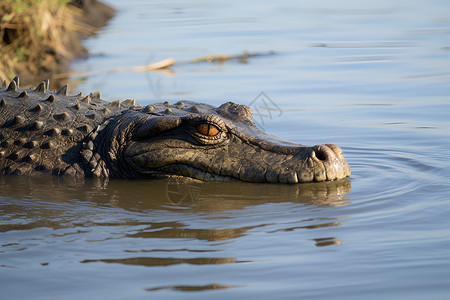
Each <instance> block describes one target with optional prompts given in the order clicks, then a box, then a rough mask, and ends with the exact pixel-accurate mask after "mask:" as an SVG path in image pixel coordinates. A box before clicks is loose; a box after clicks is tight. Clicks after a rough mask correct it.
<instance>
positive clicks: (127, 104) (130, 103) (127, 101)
mask: <svg viewBox="0 0 450 300" xmlns="http://www.w3.org/2000/svg"><path fill="white" fill-rule="evenodd" d="M134 104H135V101H134V99H127V100H125V101H123V102H122V105H123V106H133V105H134Z"/></svg>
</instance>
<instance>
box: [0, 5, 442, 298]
mask: <svg viewBox="0 0 450 300" xmlns="http://www.w3.org/2000/svg"><path fill="white" fill-rule="evenodd" d="M110 3H111V4H112V5H114V6H115V7H116V8H117V9H118V10H119V12H118V14H117V16H116V18H114V19H113V20H112V21H111V22H110V24H109V25H108V26H107V27H105V28H104V30H103V32H102V33H101V34H100V35H98V36H97V37H94V38H91V39H90V40H88V41H86V45H87V46H88V48H89V49H90V52H91V53H92V57H91V58H89V59H87V60H84V61H77V62H74V64H73V70H74V71H75V72H92V74H90V75H87V76H73V77H72V79H71V82H70V84H71V86H72V87H73V92H78V91H82V92H83V93H88V92H90V91H94V90H101V92H102V96H103V98H106V99H107V100H116V99H118V98H121V99H127V98H135V99H136V101H137V102H138V103H140V104H142V105H145V104H149V103H152V102H155V101H162V100H170V99H193V100H199V101H203V102H207V103H210V104H214V105H219V104H221V103H223V102H225V101H228V100H233V101H235V102H238V103H241V104H248V105H251V106H252V107H253V109H259V111H260V114H255V118H254V120H255V121H256V122H258V124H259V125H260V126H262V127H263V128H264V129H265V130H266V131H268V132H270V133H272V134H275V135H277V136H279V137H281V138H283V139H286V140H289V141H292V142H297V143H303V144H319V143H335V144H338V145H339V146H341V147H342V148H343V150H344V153H345V155H346V157H347V160H348V162H349V164H350V166H351V168H352V176H351V178H350V179H348V180H342V181H338V182H331V183H318V184H305V185H295V186H288V185H258V184H256V185H255V184H245V183H226V184H214V183H177V182H170V181H144V180H140V181H121V180H111V181H109V182H108V183H105V182H97V181H91V180H88V181H86V182H75V183H74V182H65V181H62V180H60V179H58V178H51V179H48V178H47V179H45V178H44V179H33V180H30V179H28V178H10V177H6V178H1V179H0V211H1V218H0V246H1V248H0V282H1V283H0V285H1V290H2V298H5V299H80V298H82V297H84V298H88V299H103V298H107V299H148V298H155V299H174V298H176V299H180V298H181V299H199V298H201V299H211V298H214V299H230V298H237V299H249V298H252V299H254V298H256V297H258V298H261V299H300V298H302V299H305V298H306V299H309V298H314V299H331V298H333V299H336V298H337V299H447V298H449V297H450V252H449V250H448V249H449V248H450V221H449V217H448V216H449V214H450V199H449V197H448V195H449V193H450V171H449V170H450V151H449V148H450V139H449V135H450V97H449V95H450V84H449V82H450V72H449V71H448V70H449V69H450V59H449V58H450V57H449V56H450V52H449V51H450V35H449V34H450V5H449V4H448V3H447V1H438V0H432V1H384V0H382V1H376V3H375V2H373V1H346V2H345V3H344V4H343V3H342V2H340V3H337V2H333V1H325V0H323V1H315V2H314V3H306V2H299V1H297V2H294V1H276V3H275V2H274V3H261V2H257V1H247V2H245V3H243V2H242V1H226V2H218V1H215V2H206V1H191V2H190V3H184V2H166V1H161V2H159V1H153V2H151V3H149V2H148V1H137V0H133V1H127V2H122V1H110ZM243 51H249V52H269V51H275V52H276V54H275V55H269V56H261V57H255V58H250V59H249V60H248V62H247V63H246V64H243V63H240V62H239V61H236V60H234V61H229V62H226V63H224V64H207V63H199V64H189V63H183V62H186V61H188V60H191V59H194V58H197V57H202V56H205V55H209V54H215V53H224V54H231V55H234V54H240V53H242V52H243ZM167 57H173V58H175V59H176V60H177V61H178V62H180V64H178V65H175V66H174V67H173V68H172V73H168V72H153V73H134V72H118V73H110V72H106V71H108V70H111V69H115V68H129V67H133V66H141V65H146V64H148V63H150V62H154V61H158V60H162V59H165V58H167ZM261 92H264V94H263V95H261V94H260V93H261ZM264 101H266V102H264ZM264 103H266V104H267V105H268V106H267V107H269V108H271V109H273V111H271V112H273V113H272V115H268V111H267V110H264ZM267 107H266V108H267Z"/></svg>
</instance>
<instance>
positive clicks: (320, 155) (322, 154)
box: [316, 150, 327, 160]
mask: <svg viewBox="0 0 450 300" xmlns="http://www.w3.org/2000/svg"><path fill="white" fill-rule="evenodd" d="M316 157H317V159H319V160H327V155H326V153H325V151H323V150H316Z"/></svg>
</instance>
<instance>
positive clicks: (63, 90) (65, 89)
mask: <svg viewBox="0 0 450 300" xmlns="http://www.w3.org/2000/svg"><path fill="white" fill-rule="evenodd" d="M67 89H68V85H67V84H66V85H65V86H63V87H62V88H60V89H59V91H57V92H56V94H57V95H62V96H67Z"/></svg>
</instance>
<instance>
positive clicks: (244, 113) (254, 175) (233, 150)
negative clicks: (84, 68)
mask: <svg viewBox="0 0 450 300" xmlns="http://www.w3.org/2000/svg"><path fill="white" fill-rule="evenodd" d="M251 119H252V111H251V109H250V108H249V107H248V106H245V105H238V104H234V103H231V102H228V103H225V104H223V105H221V106H220V107H213V106H210V105H207V104H202V103H194V102H190V101H185V102H178V103H177V104H175V105H172V104H170V103H165V104H156V105H152V106H147V107H144V108H142V109H139V110H134V111H133V110H130V111H128V112H126V113H123V114H122V115H121V116H120V117H119V118H118V119H116V120H115V121H114V122H110V123H109V124H108V125H107V126H106V127H105V129H104V130H103V134H102V136H103V138H102V140H103V142H102V144H103V145H105V146H104V147H103V150H102V151H103V152H104V153H108V154H107V156H108V159H107V163H108V164H109V165H110V167H109V168H110V169H111V170H113V171H112V172H113V175H114V176H120V177H147V176H183V177H191V178H196V179H200V180H206V181H226V180H241V181H247V182H267V183H300V182H311V181H328V180H335V179H341V178H344V177H347V176H350V168H349V166H348V164H347V162H346V160H345V158H344V155H343V153H342V150H341V149H340V148H339V147H338V146H336V145H333V144H326V145H316V146H312V147H310V146H305V145H300V144H294V143H289V142H285V141H282V140H280V139H278V138H277V137H275V136H272V135H269V134H267V133H265V132H263V131H262V130H261V129H259V128H258V127H256V126H255V124H254V123H253V122H252V121H251ZM104 137H106V138H104ZM106 145H107V146H106Z"/></svg>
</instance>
